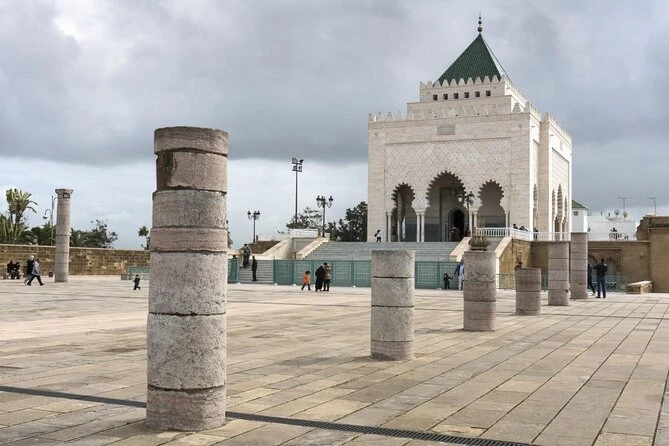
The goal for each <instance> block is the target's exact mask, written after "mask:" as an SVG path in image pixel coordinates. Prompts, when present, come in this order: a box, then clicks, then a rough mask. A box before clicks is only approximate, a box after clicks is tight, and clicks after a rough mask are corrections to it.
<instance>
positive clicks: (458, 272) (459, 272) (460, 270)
mask: <svg viewBox="0 0 669 446" xmlns="http://www.w3.org/2000/svg"><path fill="white" fill-rule="evenodd" d="M454 274H455V277H457V278H458V289H459V290H461V289H462V283H463V282H464V280H465V261H464V260H460V263H458V266H456V267H455V273H454Z"/></svg>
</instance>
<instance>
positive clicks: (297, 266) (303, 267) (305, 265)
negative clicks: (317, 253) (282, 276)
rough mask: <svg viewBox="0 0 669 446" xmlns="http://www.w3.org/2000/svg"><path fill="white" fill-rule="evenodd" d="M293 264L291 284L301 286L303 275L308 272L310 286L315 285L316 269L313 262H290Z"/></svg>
mask: <svg viewBox="0 0 669 446" xmlns="http://www.w3.org/2000/svg"><path fill="white" fill-rule="evenodd" d="M292 262H293V283H294V284H296V285H302V281H303V277H304V273H305V272H307V271H309V273H310V276H311V284H312V285H315V284H316V274H315V273H316V268H318V266H315V265H314V262H313V260H292Z"/></svg>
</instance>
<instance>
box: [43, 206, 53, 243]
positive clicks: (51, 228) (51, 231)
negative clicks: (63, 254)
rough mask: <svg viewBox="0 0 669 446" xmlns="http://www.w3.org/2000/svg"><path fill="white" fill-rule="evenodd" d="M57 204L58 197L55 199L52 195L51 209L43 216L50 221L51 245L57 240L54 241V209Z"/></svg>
mask: <svg viewBox="0 0 669 446" xmlns="http://www.w3.org/2000/svg"><path fill="white" fill-rule="evenodd" d="M55 204H56V197H54V196H53V195H52V196H51V209H46V210H45V211H44V215H43V216H42V219H44V220H45V221H46V220H47V219H48V220H49V233H50V237H49V245H53V244H54V242H55V240H54V239H53V229H54V227H53V208H54V206H55ZM47 214H49V216H48V217H47Z"/></svg>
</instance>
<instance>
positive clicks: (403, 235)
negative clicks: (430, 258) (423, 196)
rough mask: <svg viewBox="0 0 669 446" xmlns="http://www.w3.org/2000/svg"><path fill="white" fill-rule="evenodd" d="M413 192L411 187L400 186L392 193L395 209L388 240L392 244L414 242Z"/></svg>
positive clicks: (414, 213)
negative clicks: (392, 242)
mask: <svg viewBox="0 0 669 446" xmlns="http://www.w3.org/2000/svg"><path fill="white" fill-rule="evenodd" d="M413 201H414V192H413V189H412V188H411V186H409V185H407V184H404V183H403V184H400V185H398V186H397V187H396V188H395V191H394V192H393V202H394V203H395V208H394V209H393V214H392V217H391V228H389V229H390V240H391V241H394V242H415V241H416V225H417V221H416V220H417V219H416V211H415V210H414V209H413Z"/></svg>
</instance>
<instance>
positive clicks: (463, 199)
mask: <svg viewBox="0 0 669 446" xmlns="http://www.w3.org/2000/svg"><path fill="white" fill-rule="evenodd" d="M457 197H458V201H459V202H460V203H461V204H464V205H465V206H467V228H468V229H469V230H470V231H471V230H472V228H471V225H470V223H471V215H470V214H469V205H471V204H474V192H467V191H466V190H464V189H462V190H461V191H460V192H458V194H457ZM466 232H467V231H465V234H463V236H466V235H467V234H466Z"/></svg>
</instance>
